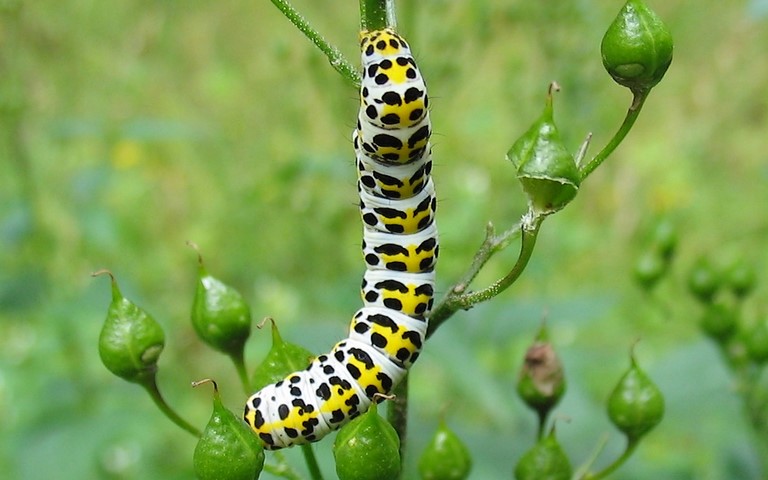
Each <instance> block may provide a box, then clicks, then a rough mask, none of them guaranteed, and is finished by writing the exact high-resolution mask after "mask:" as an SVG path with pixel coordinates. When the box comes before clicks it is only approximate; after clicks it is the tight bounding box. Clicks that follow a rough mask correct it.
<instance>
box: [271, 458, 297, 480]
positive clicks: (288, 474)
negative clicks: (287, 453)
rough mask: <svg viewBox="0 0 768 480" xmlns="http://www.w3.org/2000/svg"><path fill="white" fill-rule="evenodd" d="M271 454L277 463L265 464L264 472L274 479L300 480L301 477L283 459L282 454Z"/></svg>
mask: <svg viewBox="0 0 768 480" xmlns="http://www.w3.org/2000/svg"><path fill="white" fill-rule="evenodd" d="M273 454H274V456H275V458H276V459H277V461H278V462H279V463H278V464H277V465H272V464H269V463H265V464H264V471H265V472H268V473H270V474H272V475H274V476H276V477H282V478H287V479H288V480H302V478H301V475H299V474H298V473H296V472H295V471H294V470H293V469H292V468H291V467H290V465H288V463H287V462H286V461H285V457H284V456H283V454H282V453H280V452H273Z"/></svg>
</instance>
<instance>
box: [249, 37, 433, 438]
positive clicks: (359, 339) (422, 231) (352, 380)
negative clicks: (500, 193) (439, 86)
mask: <svg viewBox="0 0 768 480" xmlns="http://www.w3.org/2000/svg"><path fill="white" fill-rule="evenodd" d="M360 48H361V59H362V70H363V74H362V82H361V87H360V110H359V113H358V118H357V127H356V128H355V129H354V131H353V132H352V143H353V145H354V149H355V156H356V165H357V173H358V181H357V190H358V193H359V196H360V216H361V218H362V222H363V242H362V251H363V258H364V260H365V264H366V271H365V274H364V276H363V281H362V286H361V296H362V299H363V307H362V308H361V309H360V310H358V311H357V312H356V313H355V314H354V316H353V318H352V323H351V325H350V327H349V335H348V337H347V338H346V339H345V340H342V341H341V342H339V343H337V344H336V345H335V346H334V347H333V349H332V350H331V352H330V353H327V354H324V355H320V356H318V357H317V358H315V359H314V360H312V361H311V362H310V364H309V366H308V367H307V368H306V369H304V370H301V371H298V372H294V373H291V374H290V375H288V376H286V377H285V378H284V379H283V380H281V381H279V382H277V383H274V384H272V385H268V386H266V387H264V388H263V389H261V390H260V391H258V392H256V393H255V394H253V395H252V396H251V397H250V398H249V399H248V401H247V402H246V405H245V411H244V419H245V421H246V422H247V423H248V425H250V427H251V429H252V430H253V431H254V432H255V433H256V434H257V435H258V436H259V438H260V439H261V441H262V443H263V444H264V447H265V448H266V449H270V450H276V449H280V448H284V447H290V446H292V445H298V444H303V443H309V442H314V441H317V440H320V439H321V438H323V437H324V436H325V435H326V434H328V433H329V432H331V431H333V430H336V429H338V428H340V427H341V426H342V425H344V424H346V423H347V422H348V421H349V420H351V419H352V418H355V417H356V416H358V415H360V414H361V413H364V412H365V411H367V410H368V407H369V406H370V405H371V403H372V402H378V401H381V397H380V395H378V394H383V395H386V394H388V393H390V392H391V391H392V390H393V389H394V388H395V386H397V384H398V383H399V382H400V381H401V380H402V379H403V377H404V376H405V374H406V372H407V370H408V368H410V366H411V365H412V364H413V362H415V361H416V359H417V358H418V356H419V351H420V349H421V347H422V344H423V343H424V339H425V336H426V332H427V322H428V319H427V316H428V314H429V311H430V309H431V308H432V297H433V292H434V283H435V274H434V269H435V264H436V261H437V256H438V250H439V246H438V239H437V226H436V223H435V210H436V205H437V203H436V200H435V187H434V183H433V181H432V177H431V170H432V159H431V155H432V152H431V147H430V143H429V138H430V135H431V124H430V120H429V104H428V102H429V100H428V96H427V91H426V85H425V83H424V79H423V78H422V76H421V73H420V72H419V69H418V67H417V66H416V62H415V61H414V59H413V55H412V54H411V50H410V47H409V45H408V43H407V42H406V41H405V40H404V39H403V38H402V37H401V36H400V35H398V34H397V33H395V32H394V30H392V29H384V30H376V31H365V32H362V33H361V34H360Z"/></svg>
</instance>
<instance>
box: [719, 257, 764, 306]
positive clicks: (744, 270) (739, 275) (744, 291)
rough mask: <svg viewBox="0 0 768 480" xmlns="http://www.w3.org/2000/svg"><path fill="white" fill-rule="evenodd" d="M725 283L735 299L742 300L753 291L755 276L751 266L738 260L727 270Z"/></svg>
mask: <svg viewBox="0 0 768 480" xmlns="http://www.w3.org/2000/svg"><path fill="white" fill-rule="evenodd" d="M725 281H726V284H727V285H728V288H730V289H731V291H732V292H733V294H734V295H736V297H737V298H744V297H746V296H747V295H749V294H750V293H752V290H754V288H755V283H756V282H757V274H756V273H755V269H754V267H753V266H752V265H751V264H749V263H747V262H745V261H744V260H739V261H738V262H736V263H735V264H733V265H732V266H731V267H730V268H729V269H728V271H727V272H726V278H725Z"/></svg>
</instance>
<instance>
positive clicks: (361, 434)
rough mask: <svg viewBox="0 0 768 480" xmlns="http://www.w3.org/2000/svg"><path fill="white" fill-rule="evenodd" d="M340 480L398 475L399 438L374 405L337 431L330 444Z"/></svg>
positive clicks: (380, 479)
mask: <svg viewBox="0 0 768 480" xmlns="http://www.w3.org/2000/svg"><path fill="white" fill-rule="evenodd" d="M333 457H334V458H335V459H336V474H337V475H338V477H339V480H391V479H395V478H398V475H399V474H400V439H399V438H398V436H397V432H396V431H395V429H394V428H393V427H392V425H390V424H389V422H387V421H386V420H384V419H383V418H382V417H381V416H380V415H379V414H378V412H377V408H376V404H375V403H374V404H372V405H371V408H370V409H369V410H368V411H367V412H366V413H364V414H362V415H360V416H359V417H357V418H355V419H354V420H352V421H351V422H349V423H348V424H347V425H345V426H344V427H342V428H341V430H339V434H338V435H336V440H335V441H334V443H333Z"/></svg>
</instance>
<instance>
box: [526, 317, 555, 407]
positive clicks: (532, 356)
mask: <svg viewBox="0 0 768 480" xmlns="http://www.w3.org/2000/svg"><path fill="white" fill-rule="evenodd" d="M517 393H518V395H520V398H522V399H523V401H524V402H525V403H526V404H527V405H528V406H529V407H530V408H531V409H533V410H535V411H536V412H537V413H538V414H539V416H546V415H547V414H548V413H549V411H550V410H551V409H552V408H554V407H555V405H557V403H558V402H559V401H560V399H561V398H563V394H564V393H565V376H564V375H563V365H562V363H561V362H560V359H559V358H558V356H557V353H556V352H555V349H554V348H553V347H552V344H551V343H550V342H549V340H548V334H547V331H546V327H545V326H542V327H541V330H540V331H539V334H538V335H537V338H536V340H535V341H534V342H533V344H532V345H531V346H530V347H528V350H527V351H526V352H525V361H524V362H523V366H522V368H521V369H520V375H519V377H518V381H517Z"/></svg>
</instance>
